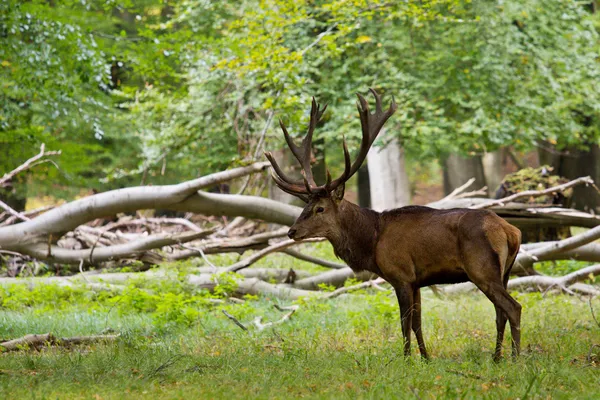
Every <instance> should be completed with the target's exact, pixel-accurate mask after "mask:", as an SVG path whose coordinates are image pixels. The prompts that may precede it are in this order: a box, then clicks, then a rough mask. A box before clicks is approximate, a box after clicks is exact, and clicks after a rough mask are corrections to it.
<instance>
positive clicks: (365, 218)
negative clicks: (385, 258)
mask: <svg viewBox="0 0 600 400" xmlns="http://www.w3.org/2000/svg"><path fill="white" fill-rule="evenodd" d="M338 207H339V208H338V213H339V229H336V230H334V232H332V233H331V234H330V235H329V237H328V238H327V239H329V241H330V242H331V244H332V245H333V249H334V251H335V254H336V256H338V257H339V258H341V259H342V260H344V261H345V262H346V263H347V264H348V266H349V267H350V268H352V269H353V270H354V271H362V270H368V271H372V272H375V273H377V272H378V271H379V268H378V267H377V264H376V262H375V245H376V244H377V240H378V238H379V213H378V212H376V211H373V210H370V209H367V208H361V207H359V206H357V205H356V204H353V203H350V202H348V201H346V200H342V201H341V202H340V204H339V206H338Z"/></svg>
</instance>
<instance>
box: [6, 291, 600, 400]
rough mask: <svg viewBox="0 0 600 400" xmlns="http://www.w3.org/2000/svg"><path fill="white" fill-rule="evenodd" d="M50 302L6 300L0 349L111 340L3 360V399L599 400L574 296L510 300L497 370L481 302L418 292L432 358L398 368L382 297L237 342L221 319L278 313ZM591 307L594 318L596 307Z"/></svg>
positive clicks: (320, 309)
mask: <svg viewBox="0 0 600 400" xmlns="http://www.w3.org/2000/svg"><path fill="white" fill-rule="evenodd" d="M48 290H51V292H50V293H51V294H50V295H48V293H45V294H44V293H42V294H40V295H39V298H37V299H30V300H29V301H28V306H27V307H22V306H19V307H16V306H14V304H13V305H12V306H11V303H7V293H6V292H5V293H4V307H2V308H0V337H1V338H9V337H10V338H13V337H18V336H21V335H24V334H27V333H44V332H53V333H54V334H55V335H56V336H72V335H80V334H95V333H99V332H101V331H102V330H104V329H105V328H107V327H110V328H113V329H115V330H116V331H118V332H120V333H121V334H122V338H121V339H120V340H119V341H118V342H117V343H112V344H98V345H94V346H90V347H83V348H81V347H80V348H77V349H76V350H61V349H45V350H43V351H41V352H33V351H31V352H27V351H23V352H18V353H5V354H0V398H2V399H17V398H36V399H40V398H52V399H67V398H68V399H71V398H82V399H87V398H93V399H100V398H102V399H122V398H140V399H141V398H143V399H149V398H150V399H152V398H161V399H171V398H173V399H175V398H181V399H192V398H226V399H229V398H290V397H308V398H418V399H429V398H473V397H483V398H520V399H524V398H557V399H560V398H564V399H574V398H581V399H586V398H587V399H597V398H600V369H599V364H600V362H599V361H600V360H599V359H598V356H597V355H596V354H598V353H600V351H599V349H598V348H593V349H592V345H593V344H597V345H600V327H599V326H598V325H597V324H596V322H594V320H593V318H592V315H591V312H590V308H589V305H588V303H587V302H585V301H582V300H580V299H578V298H574V297H568V296H563V295H547V296H545V297H542V296H541V295H539V294H528V295H517V296H518V300H519V301H520V302H521V304H523V323H522V336H523V339H522V340H523V355H522V357H521V358H520V359H518V360H517V361H512V360H510V358H509V359H508V360H504V361H502V362H500V363H498V364H494V363H493V362H492V361H491V352H492V346H493V342H494V340H495V328H494V312H493V307H492V305H491V304H490V303H489V302H488V300H487V299H485V298H484V297H483V296H481V295H467V296H462V297H456V298H453V299H451V300H440V299H437V298H435V297H433V296H431V294H430V293H429V292H428V291H427V293H425V296H424V300H423V302H424V306H423V308H424V332H425V340H426V342H427V344H428V346H429V351H430V354H431V355H432V356H433V360H432V361H431V362H429V363H425V362H422V361H421V360H420V359H419V357H418V356H417V355H415V354H413V357H412V358H410V359H405V358H404V357H402V356H400V354H401V347H402V346H401V345H402V340H401V333H400V329H399V323H398V312H397V305H396V301H395V299H394V298H393V297H392V296H389V295H388V294H387V293H382V292H377V293H373V292H363V293H360V294H355V295H350V296H345V297H342V298H338V299H335V300H331V301H326V302H322V301H311V302H309V303H306V302H300V303H299V304H300V309H299V310H298V311H297V313H296V314H295V315H294V317H293V318H292V320H291V321H288V322H286V323H285V324H282V325H278V326H276V327H275V328H274V329H273V328H271V329H266V330H264V331H262V332H256V331H253V332H251V333H250V334H248V333H246V332H244V331H242V330H241V329H239V328H238V327H236V326H235V325H234V324H233V323H232V322H231V321H229V320H228V319H227V318H225V317H224V315H223V314H222V313H221V308H223V307H225V308H226V309H227V311H228V312H229V313H231V314H233V315H235V316H236V317H237V318H238V319H240V320H241V321H244V322H247V321H251V320H252V319H253V318H254V317H256V316H259V315H261V316H264V318H265V319H266V320H275V319H278V318H279V317H280V316H281V313H280V312H279V311H276V310H274V309H273V307H272V305H273V304H274V300H272V299H255V300H249V301H247V302H246V303H245V304H230V305H226V306H206V305H195V303H194V305H193V307H196V311H197V312H196V313H191V314H190V315H191V316H192V317H190V318H183V319H181V318H179V317H180V315H179V314H177V313H176V314H174V315H171V316H170V317H165V316H164V315H162V314H160V313H158V308H157V306H154V308H152V307H150V308H148V309H140V308H136V307H135V306H132V305H128V306H127V307H120V306H119V305H118V304H121V303H124V302H125V301H124V300H123V298H119V299H118V300H116V302H115V301H112V303H111V298H109V297H101V298H98V297H97V298H94V299H91V298H86V297H77V296H78V294H76V293H75V292H69V293H63V291H64V290H65V289H59V288H51V289H48ZM15 296H22V294H18V293H16V294H15V293H13V297H15ZM65 296H66V297H65ZM48 297H50V298H48ZM133 297H135V296H133ZM1 299H2V296H0V300H1ZM88 300H89V301H88ZM138 300H139V299H138ZM140 301H141V300H140ZM0 304H2V303H0ZM190 304H191V303H190ZM593 304H594V305H595V308H596V310H597V311H596V313H597V314H598V313H600V301H599V300H595V301H594V303H593ZM190 307H192V306H190ZM157 315H158V317H157ZM413 341H414V339H413ZM505 347H506V348H507V349H508V341H507V342H506V346H505ZM590 349H592V350H593V351H592V354H591V355H589V353H590ZM594 353H595V354H594Z"/></svg>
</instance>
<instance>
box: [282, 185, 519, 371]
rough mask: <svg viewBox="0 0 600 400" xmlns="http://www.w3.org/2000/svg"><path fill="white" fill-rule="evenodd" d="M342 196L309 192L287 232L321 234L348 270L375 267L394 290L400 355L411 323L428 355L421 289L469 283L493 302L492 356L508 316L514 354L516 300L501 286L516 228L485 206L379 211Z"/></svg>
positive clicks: (513, 251) (516, 350) (498, 348)
mask: <svg viewBox="0 0 600 400" xmlns="http://www.w3.org/2000/svg"><path fill="white" fill-rule="evenodd" d="M341 197H343V191H342V194H341V196H340V195H339V193H338V194H337V196H335V195H333V196H330V197H324V196H320V197H313V198H311V199H310V201H309V203H308V204H307V206H306V208H305V209H304V210H303V212H302V214H301V216H300V217H299V218H298V220H297V221H296V223H295V224H294V225H293V226H292V227H291V228H290V237H293V238H294V239H298V240H299V239H304V238H309V237H319V236H324V237H326V238H327V239H329V241H330V242H331V244H332V245H333V247H334V250H335V253H336V255H337V256H338V257H340V258H342V259H343V260H344V261H346V262H347V263H348V265H349V266H350V267H351V268H352V269H353V270H355V271H360V270H369V271H371V272H374V273H376V274H378V275H379V276H381V277H382V278H384V279H385V280H387V281H388V282H389V283H390V284H391V285H392V286H393V287H394V288H395V289H396V294H397V296H398V302H399V304H400V310H401V316H402V333H403V335H404V338H405V347H404V352H405V354H407V355H408V354H410V331H411V329H412V330H413V331H414V332H415V335H416V337H417V342H418V345H419V349H420V351H421V355H422V356H423V357H425V358H427V357H428V355H427V351H426V348H425V344H424V342H423V336H422V332H421V315H420V314H421V312H420V310H421V304H420V293H419V288H421V287H424V286H429V285H434V284H445V283H458V282H466V281H471V282H473V283H475V285H477V287H478V288H479V289H480V290H481V291H482V292H484V294H485V295H486V296H487V297H488V298H489V299H490V300H491V301H492V303H494V306H495V308H496V323H497V331H498V338H497V342H496V351H495V353H494V358H495V359H498V358H500V356H501V348H502V341H503V337H504V328H505V325H506V321H507V319H508V320H509V321H510V325H511V330H512V336H513V355H514V356H516V355H517V354H518V353H519V347H520V314H521V306H520V305H519V303H517V302H516V301H515V300H514V299H513V298H512V297H510V295H509V294H508V292H507V291H506V283H507V281H508V276H509V274H510V270H511V268H512V265H513V263H514V260H515V258H516V256H517V253H518V251H519V246H520V242H521V232H520V231H519V230H518V229H517V228H515V227H514V226H512V225H510V224H509V223H508V222H506V221H505V220H503V219H502V218H500V217H498V216H497V215H496V214H494V213H493V212H491V211H487V210H470V209H452V210H437V209H433V208H429V207H421V206H409V207H402V208H398V209H395V210H390V211H384V212H383V213H378V212H375V211H372V210H368V209H364V208H360V207H358V206H356V205H355V204H352V203H350V202H347V201H345V200H343V199H342V198H341ZM317 210H322V211H320V212H317Z"/></svg>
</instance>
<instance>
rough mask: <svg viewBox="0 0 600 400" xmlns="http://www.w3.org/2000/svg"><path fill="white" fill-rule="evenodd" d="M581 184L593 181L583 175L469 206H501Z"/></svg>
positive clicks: (592, 182)
mask: <svg viewBox="0 0 600 400" xmlns="http://www.w3.org/2000/svg"><path fill="white" fill-rule="evenodd" d="M581 184H586V185H594V181H593V179H592V178H591V177H589V176H585V177H581V178H577V179H575V180H572V181H570V182H567V183H563V184H562V185H558V186H553V187H550V188H547V189H544V190H525V191H523V192H519V193H515V194H513V195H511V196H508V197H505V198H503V199H499V200H491V201H488V202H485V203H483V204H478V205H476V206H473V207H471V208H473V209H482V208H489V207H493V206H497V205H499V206H502V205H504V204H506V203H508V202H511V201H514V200H517V199H521V198H524V197H541V196H546V195H548V194H555V193H558V192H564V191H565V190H567V189H570V188H572V187H574V186H578V185H581Z"/></svg>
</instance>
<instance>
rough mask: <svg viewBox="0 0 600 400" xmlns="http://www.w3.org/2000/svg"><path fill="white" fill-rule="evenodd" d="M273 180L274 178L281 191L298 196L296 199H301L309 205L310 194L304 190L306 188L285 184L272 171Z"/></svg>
mask: <svg viewBox="0 0 600 400" xmlns="http://www.w3.org/2000/svg"><path fill="white" fill-rule="evenodd" d="M271 178H273V181H274V182H275V184H276V185H277V187H278V188H279V189H281V190H283V191H284V192H286V193H289V194H291V195H292V196H296V197H298V198H300V199H301V200H303V201H304V202H305V203H308V197H307V196H306V195H307V194H308V193H306V190H305V189H304V187H302V186H300V185H293V184H289V183H287V182H284V181H283V180H282V179H281V178H280V177H279V176H277V175H276V174H275V173H274V172H273V171H271Z"/></svg>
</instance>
